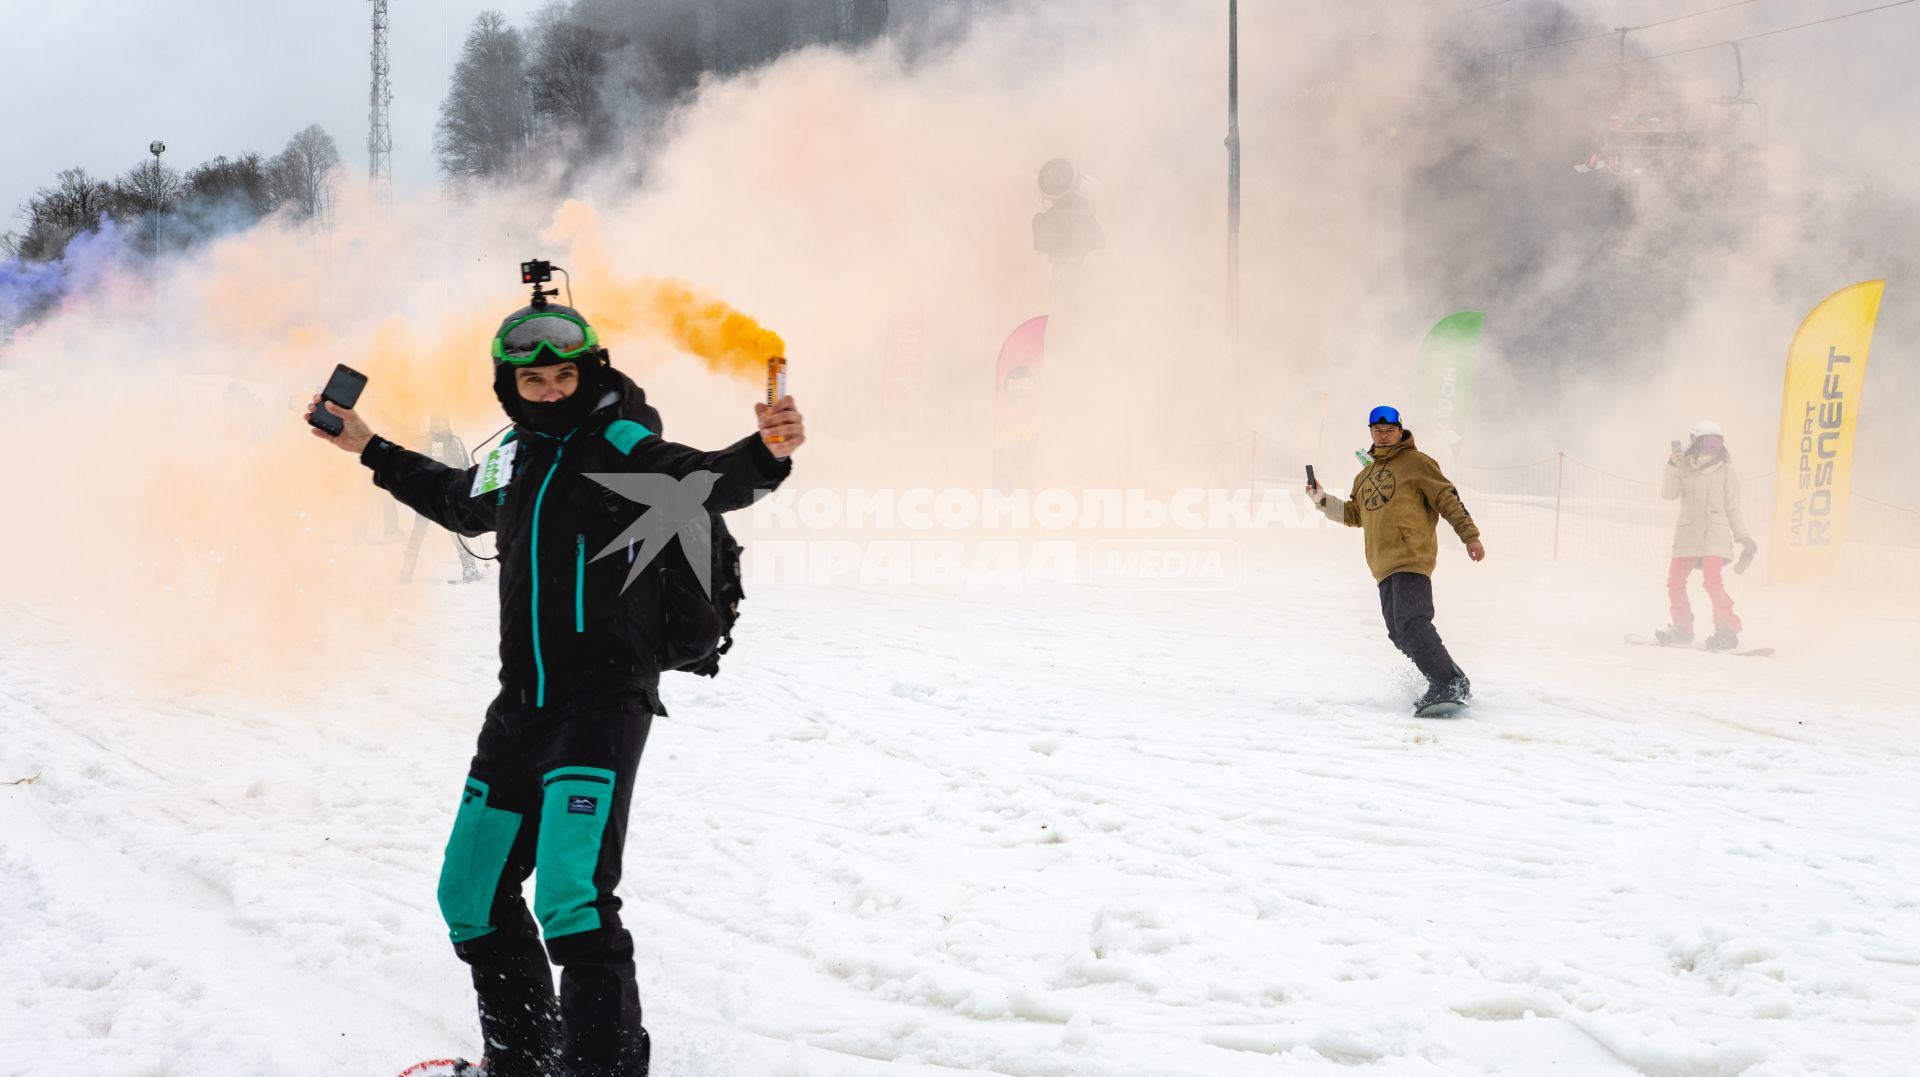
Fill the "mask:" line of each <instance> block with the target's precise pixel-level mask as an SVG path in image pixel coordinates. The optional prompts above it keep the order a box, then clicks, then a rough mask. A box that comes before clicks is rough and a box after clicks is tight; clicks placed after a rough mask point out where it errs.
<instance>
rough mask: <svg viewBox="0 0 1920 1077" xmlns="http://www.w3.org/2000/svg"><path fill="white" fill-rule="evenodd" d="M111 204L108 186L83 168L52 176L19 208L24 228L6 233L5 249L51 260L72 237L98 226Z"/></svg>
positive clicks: (22, 256) (24, 256)
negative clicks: (25, 221) (48, 182)
mask: <svg viewBox="0 0 1920 1077" xmlns="http://www.w3.org/2000/svg"><path fill="white" fill-rule="evenodd" d="M112 205H113V188H112V187H111V186H110V185H108V184H107V183H106V182H105V181H103V180H97V179H94V178H93V177H92V176H89V175H87V172H86V169H83V168H69V169H67V170H66V171H64V172H61V173H60V174H59V175H58V176H56V177H55V178H54V183H53V186H51V187H42V188H40V189H39V190H38V191H35V192H34V195H33V197H32V198H29V199H27V203H26V205H24V206H22V207H20V208H21V210H22V215H23V216H25V217H26V219H27V227H26V228H25V229H24V230H22V231H20V232H18V233H9V234H8V235H7V236H6V237H5V244H4V246H5V249H6V251H7V253H8V254H9V255H10V256H12V257H15V258H20V259H23V260H26V261H36V262H50V261H53V260H54V259H57V258H59V257H60V255H61V254H62V253H63V252H64V251H65V250H66V249H67V242H68V241H69V240H71V239H72V238H73V237H74V236H77V235H79V234H80V233H81V232H91V231H93V230H95V229H97V228H99V227H100V219H101V218H102V217H104V216H106V214H107V212H108V210H109V209H111V208H112Z"/></svg>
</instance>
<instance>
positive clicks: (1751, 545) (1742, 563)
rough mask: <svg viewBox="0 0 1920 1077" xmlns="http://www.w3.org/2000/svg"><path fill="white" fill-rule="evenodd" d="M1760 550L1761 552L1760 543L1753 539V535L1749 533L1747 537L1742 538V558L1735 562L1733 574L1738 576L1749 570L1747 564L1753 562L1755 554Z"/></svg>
mask: <svg viewBox="0 0 1920 1077" xmlns="http://www.w3.org/2000/svg"><path fill="white" fill-rule="evenodd" d="M1759 552H1760V544H1759V543H1758V542H1755V541H1754V540H1753V536H1752V535H1748V536H1747V537H1745V538H1743V539H1741V540H1740V560H1738V561H1736V562H1734V565H1733V574H1734V575H1736V576H1738V575H1739V574H1741V573H1743V572H1745V571H1746V570H1747V566H1748V565H1751V564H1753V555H1754V554H1756V553H1759Z"/></svg>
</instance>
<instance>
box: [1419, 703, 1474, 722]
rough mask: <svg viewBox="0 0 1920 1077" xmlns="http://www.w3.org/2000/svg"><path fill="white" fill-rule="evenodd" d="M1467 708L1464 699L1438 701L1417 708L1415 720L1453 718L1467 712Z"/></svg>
mask: <svg viewBox="0 0 1920 1077" xmlns="http://www.w3.org/2000/svg"><path fill="white" fill-rule="evenodd" d="M1466 706H1467V701H1466V700H1464V699H1436V700H1434V701H1433V702H1432V703H1429V704H1427V705H1426V706H1424V707H1415V708H1414V709H1413V716H1414V717H1415V718H1451V717H1453V716H1454V715H1456V714H1459V713H1460V712H1461V711H1462V710H1465V709H1466Z"/></svg>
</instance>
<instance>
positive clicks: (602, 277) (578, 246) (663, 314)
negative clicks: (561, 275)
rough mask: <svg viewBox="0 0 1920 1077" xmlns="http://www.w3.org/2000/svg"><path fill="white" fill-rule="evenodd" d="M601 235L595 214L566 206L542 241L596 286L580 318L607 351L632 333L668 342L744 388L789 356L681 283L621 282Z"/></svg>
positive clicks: (763, 332)
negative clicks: (566, 247) (566, 248)
mask: <svg viewBox="0 0 1920 1077" xmlns="http://www.w3.org/2000/svg"><path fill="white" fill-rule="evenodd" d="M601 234H602V233H601V231H600V227H599V214H597V213H596V212H595V211H594V209H593V207H592V206H589V205H587V204H586V203H584V202H580V201H577V200H571V199H570V200H568V201H567V203H566V204H565V205H563V206H561V207H560V209H559V211H558V212H556V213H555V214H554V217H553V224H552V226H551V227H549V228H548V229H547V231H546V234H545V237H544V238H546V239H547V240H548V241H550V242H555V241H557V242H570V243H571V244H572V246H573V255H572V261H573V266H571V267H569V268H573V269H575V270H576V272H578V273H580V274H581V276H582V278H583V279H586V280H592V281H593V296H594V298H593V303H592V309H589V310H583V311H582V312H581V313H583V314H585V315H586V316H587V318H588V320H589V321H591V322H593V324H594V327H595V328H596V329H598V330H599V331H600V335H601V339H602V340H605V341H607V342H608V343H609V345H610V346H611V345H617V344H618V340H617V339H614V338H617V337H619V336H621V335H624V334H630V333H632V334H640V335H643V336H648V337H652V338H655V339H660V340H666V341H668V342H670V343H671V344H673V345H674V346H675V347H677V348H679V349H680V350H681V351H684V352H686V353H687V354H689V355H692V356H696V357H698V358H699V359H701V360H702V361H704V362H705V363H706V364H707V369H709V370H711V371H713V372H714V373H716V374H726V375H732V376H735V377H739V378H742V379H744V380H747V381H758V380H759V379H761V378H763V377H765V376H766V370H767V360H768V359H769V358H771V357H773V356H776V355H785V354H786V353H787V345H786V342H785V341H784V340H782V339H781V338H780V334H778V333H776V332H774V331H773V330H771V329H768V328H767V327H765V326H763V325H761V324H760V323H759V322H758V321H757V320H755V319H754V318H753V317H751V316H750V315H747V314H745V313H743V312H741V311H739V310H736V309H734V308H733V307H732V306H731V305H729V304H727V303H725V302H723V301H721V300H719V299H717V298H715V297H713V296H710V295H703V294H701V293H700V292H698V291H695V290H694V289H693V287H692V286H690V285H688V284H687V283H686V282H684V281H679V280H674V279H671V278H659V277H640V278H629V277H623V276H622V275H621V274H620V272H619V271H618V270H617V269H616V268H615V267H614V264H613V261H612V259H611V258H609V257H608V255H607V249H606V244H605V243H604V242H603V241H602V240H601V239H600V236H601Z"/></svg>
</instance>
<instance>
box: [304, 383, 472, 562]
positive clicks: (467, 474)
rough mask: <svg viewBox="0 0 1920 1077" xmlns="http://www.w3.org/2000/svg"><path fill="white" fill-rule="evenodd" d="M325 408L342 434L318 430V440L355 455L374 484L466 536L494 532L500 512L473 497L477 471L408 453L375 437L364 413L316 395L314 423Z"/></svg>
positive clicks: (312, 406)
mask: <svg viewBox="0 0 1920 1077" xmlns="http://www.w3.org/2000/svg"><path fill="white" fill-rule="evenodd" d="M322 407H324V408H326V409H327V410H328V411H329V412H332V413H333V414H334V415H335V416H337V417H338V418H339V420H340V432H339V433H338V434H328V433H327V432H326V431H324V430H321V429H319V428H318V427H315V428H314V429H313V435H314V436H315V437H317V438H320V439H321V440H323V441H326V442H329V443H331V444H332V445H333V447H334V448H336V449H339V450H340V451H342V452H350V453H352V454H354V455H355V456H357V457H359V458H360V462H361V463H363V464H365V465H367V467H368V468H369V469H371V470H372V471H373V484H374V485H375V486H378V487H380V488H381V489H382V490H385V491H387V492H388V493H390V494H392V495H393V496H394V499H395V500H397V501H399V502H400V503H401V504H403V505H405V506H407V507H408V508H410V509H412V510H413V511H415V512H417V513H419V514H420V515H422V516H425V517H426V518H427V519H429V520H432V521H433V522H434V523H437V524H439V525H440V526H441V527H444V528H446V529H447V530H449V531H457V532H459V533H460V534H462V535H484V534H486V533H487V532H489V531H492V530H493V519H494V516H493V513H494V508H495V507H496V502H495V499H494V498H493V497H491V496H487V497H474V496H472V495H471V493H470V491H471V490H472V488H473V474H474V470H475V469H474V468H467V469H465V470H462V469H460V468H452V467H448V466H447V465H445V464H443V463H441V462H439V461H438V460H435V459H433V458H431V457H428V456H423V455H421V454H420V453H417V452H412V451H410V450H408V449H403V448H401V447H400V446H398V445H395V444H394V443H393V442H391V441H388V440H387V439H386V438H383V437H380V436H379V435H377V434H375V433H374V432H373V428H372V427H369V426H368V425H367V421H366V420H365V419H362V418H361V417H360V413H359V412H357V411H355V410H353V409H352V408H343V407H341V406H340V405H338V404H335V403H334V402H333V401H331V400H326V401H323V400H321V399H320V397H319V395H318V394H316V395H315V396H314V398H313V402H312V403H310V404H308V405H307V415H308V416H309V417H311V416H312V415H313V413H314V410H315V409H317V408H322Z"/></svg>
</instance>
